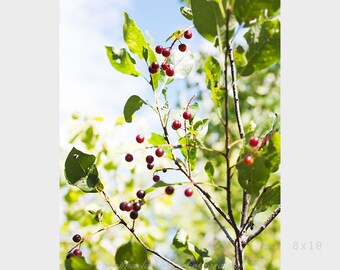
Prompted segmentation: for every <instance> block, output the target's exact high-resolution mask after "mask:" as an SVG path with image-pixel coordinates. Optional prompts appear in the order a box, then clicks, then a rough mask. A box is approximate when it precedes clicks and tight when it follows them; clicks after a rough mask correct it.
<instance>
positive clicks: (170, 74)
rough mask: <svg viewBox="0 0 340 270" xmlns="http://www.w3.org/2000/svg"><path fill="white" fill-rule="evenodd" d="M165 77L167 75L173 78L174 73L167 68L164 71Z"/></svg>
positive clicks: (171, 69)
mask: <svg viewBox="0 0 340 270" xmlns="http://www.w3.org/2000/svg"><path fill="white" fill-rule="evenodd" d="M165 73H166V75H168V76H169V77H172V76H174V74H175V71H174V69H173V68H171V67H169V68H168V69H167V70H166V71H165Z"/></svg>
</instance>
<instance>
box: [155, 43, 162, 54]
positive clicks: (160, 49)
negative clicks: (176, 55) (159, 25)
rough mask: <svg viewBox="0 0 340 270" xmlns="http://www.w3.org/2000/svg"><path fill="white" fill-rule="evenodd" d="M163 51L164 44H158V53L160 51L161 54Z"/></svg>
mask: <svg viewBox="0 0 340 270" xmlns="http://www.w3.org/2000/svg"><path fill="white" fill-rule="evenodd" d="M162 51H163V47H162V45H158V46H156V53H158V54H161V53H162Z"/></svg>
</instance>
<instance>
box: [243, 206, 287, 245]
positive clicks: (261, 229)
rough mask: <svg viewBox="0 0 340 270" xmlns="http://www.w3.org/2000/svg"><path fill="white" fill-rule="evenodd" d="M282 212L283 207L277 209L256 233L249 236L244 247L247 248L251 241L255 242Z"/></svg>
mask: <svg viewBox="0 0 340 270" xmlns="http://www.w3.org/2000/svg"><path fill="white" fill-rule="evenodd" d="M280 212H281V206H279V207H277V208H276V209H275V210H274V212H273V213H272V214H271V215H270V216H269V218H268V219H267V220H266V221H265V222H264V223H263V224H262V226H260V227H259V228H258V229H257V230H256V231H255V232H254V233H252V234H251V235H249V237H248V238H247V239H246V241H245V242H244V243H243V246H246V245H247V244H248V243H249V242H250V241H251V240H253V239H254V238H255V237H256V236H258V235H259V234H260V233H261V232H263V230H264V229H265V228H267V227H268V225H269V224H270V223H271V222H272V221H273V220H274V219H275V218H276V217H277V215H278V214H279V213H280Z"/></svg>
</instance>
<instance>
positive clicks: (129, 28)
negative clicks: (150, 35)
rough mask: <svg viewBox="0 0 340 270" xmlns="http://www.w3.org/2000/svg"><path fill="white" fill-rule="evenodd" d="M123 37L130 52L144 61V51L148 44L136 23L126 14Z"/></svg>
mask: <svg viewBox="0 0 340 270" xmlns="http://www.w3.org/2000/svg"><path fill="white" fill-rule="evenodd" d="M123 36H124V40H125V43H126V45H127V46H128V48H129V50H130V51H131V52H132V53H134V54H137V55H138V57H139V58H140V59H143V50H144V48H147V47H148V43H147V42H146V40H145V37H144V35H143V33H142V31H141V30H140V29H139V28H138V27H137V25H136V23H135V21H134V20H133V19H131V18H130V17H129V15H128V14H127V13H126V12H124V25H123Z"/></svg>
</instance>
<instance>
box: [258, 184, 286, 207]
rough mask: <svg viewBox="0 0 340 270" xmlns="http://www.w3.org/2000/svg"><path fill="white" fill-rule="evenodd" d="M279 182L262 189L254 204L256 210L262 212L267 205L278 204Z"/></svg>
mask: <svg viewBox="0 0 340 270" xmlns="http://www.w3.org/2000/svg"><path fill="white" fill-rule="evenodd" d="M280 193H281V192H280V183H279V182H276V183H274V184H273V185H271V186H269V187H266V188H265V189H264V190H263V193H262V195H261V197H260V198H259V201H258V204H257V206H256V212H257V213H259V212H264V211H266V210H267V208H268V207H272V206H274V205H279V204H280V200H281V198H280Z"/></svg>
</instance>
